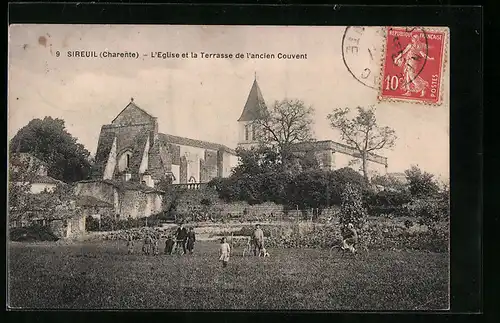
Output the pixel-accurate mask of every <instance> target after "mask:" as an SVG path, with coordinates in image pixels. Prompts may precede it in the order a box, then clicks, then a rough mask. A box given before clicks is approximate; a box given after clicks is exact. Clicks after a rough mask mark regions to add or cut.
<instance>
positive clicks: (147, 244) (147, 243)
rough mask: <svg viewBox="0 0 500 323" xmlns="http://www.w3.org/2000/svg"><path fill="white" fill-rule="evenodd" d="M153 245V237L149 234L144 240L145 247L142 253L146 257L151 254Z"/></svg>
mask: <svg viewBox="0 0 500 323" xmlns="http://www.w3.org/2000/svg"><path fill="white" fill-rule="evenodd" d="M151 243H152V239H151V236H150V235H149V234H147V235H146V238H144V245H143V246H142V252H143V253H144V254H145V255H149V254H151Z"/></svg>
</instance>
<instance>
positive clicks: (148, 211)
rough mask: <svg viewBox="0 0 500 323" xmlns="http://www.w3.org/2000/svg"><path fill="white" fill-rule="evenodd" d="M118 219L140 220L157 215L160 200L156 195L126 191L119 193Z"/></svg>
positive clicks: (159, 208) (160, 204) (159, 209)
mask: <svg viewBox="0 0 500 323" xmlns="http://www.w3.org/2000/svg"><path fill="white" fill-rule="evenodd" d="M119 194H120V208H119V210H120V212H119V214H120V219H122V220H126V219H128V218H133V219H136V218H142V217H146V216H151V215H154V214H156V213H159V212H160V211H161V208H162V198H161V196H160V195H158V194H156V193H144V192H142V191H132V190H127V191H124V192H120V193H119Z"/></svg>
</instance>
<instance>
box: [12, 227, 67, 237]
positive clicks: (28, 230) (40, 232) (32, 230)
mask: <svg viewBox="0 0 500 323" xmlns="http://www.w3.org/2000/svg"><path fill="white" fill-rule="evenodd" d="M9 239H10V241H57V240H59V238H58V237H57V236H56V235H55V234H54V233H53V232H52V231H51V230H50V228H49V227H47V226H41V225H32V226H29V227H22V228H12V229H10V231H9Z"/></svg>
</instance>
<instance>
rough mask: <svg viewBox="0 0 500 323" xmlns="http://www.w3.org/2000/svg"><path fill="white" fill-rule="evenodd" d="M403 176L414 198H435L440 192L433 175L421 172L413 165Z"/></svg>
mask: <svg viewBox="0 0 500 323" xmlns="http://www.w3.org/2000/svg"><path fill="white" fill-rule="evenodd" d="M405 175H406V179H407V180H408V187H409V190H410V193H411V195H412V196H414V197H418V198H425V197H435V196H436V195H437V194H438V193H439V191H440V189H439V185H438V183H437V182H436V181H435V180H434V175H432V174H431V173H428V172H422V170H421V169H420V168H418V167H417V166H415V165H413V166H412V167H411V168H410V169H407V170H405Z"/></svg>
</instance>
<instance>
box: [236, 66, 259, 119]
mask: <svg viewBox="0 0 500 323" xmlns="http://www.w3.org/2000/svg"><path fill="white" fill-rule="evenodd" d="M254 76H255V79H254V81H253V84H252V88H251V89H250V93H249V94H248V98H247V102H246V103H245V107H244V108H243V112H242V113H241V116H240V118H239V119H238V121H253V120H256V119H259V118H260V117H261V115H262V109H266V103H265V101H264V98H263V96H262V92H261V91H260V88H259V84H258V83H257V73H256V72H255V74H254Z"/></svg>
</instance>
